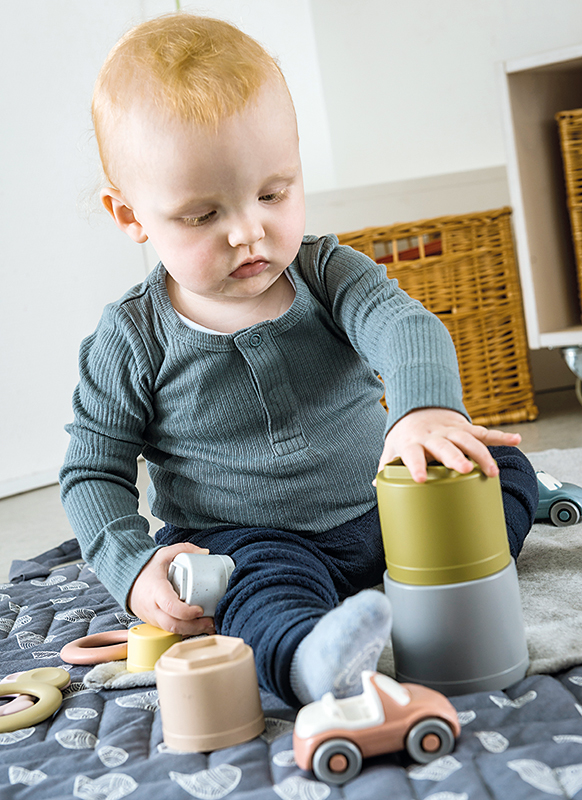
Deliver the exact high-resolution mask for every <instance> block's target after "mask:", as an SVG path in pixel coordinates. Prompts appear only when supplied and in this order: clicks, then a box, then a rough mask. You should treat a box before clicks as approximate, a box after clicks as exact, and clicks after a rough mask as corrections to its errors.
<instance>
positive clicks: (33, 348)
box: [0, 0, 144, 494]
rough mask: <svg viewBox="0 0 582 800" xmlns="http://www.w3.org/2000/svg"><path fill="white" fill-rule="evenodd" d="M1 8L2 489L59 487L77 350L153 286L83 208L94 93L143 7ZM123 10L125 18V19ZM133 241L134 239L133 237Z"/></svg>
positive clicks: (104, 0) (103, 0)
mask: <svg viewBox="0 0 582 800" xmlns="http://www.w3.org/2000/svg"><path fill="white" fill-rule="evenodd" d="M120 6H121V4H120V3H118V2H116V0H100V2H99V3H93V2H78V1H77V2H75V1H74V0H50V2H45V1H44V0H31V2H28V3H14V2H10V3H2V5H1V6H0V98H1V112H0V117H1V119H2V122H1V134H0V163H1V164H2V179H1V183H0V232H1V238H0V242H1V244H0V246H1V251H0V252H1V257H2V262H1V266H0V277H1V282H0V285H1V289H0V326H1V327H0V342H1V347H0V376H1V386H2V392H1V394H0V448H1V450H0V452H1V454H2V458H1V459H0V489H2V493H4V494H6V493H8V492H10V491H19V490H22V489H26V488H28V486H34V485H38V484H42V483H46V482H48V481H49V480H51V479H52V480H54V478H55V474H56V470H57V468H58V466H59V464H60V462H61V461H62V457H63V454H64V449H65V446H66V440H67V437H66V435H65V433H64V431H63V426H64V424H65V422H66V421H68V420H69V418H70V417H71V411H70V408H71V393H72V390H73V387H74V385H75V382H76V374H77V363H76V362H77V353H78V348H79V342H80V340H81V338H82V337H83V336H85V335H86V334H87V333H89V332H90V331H91V330H92V328H94V327H95V324H96V322H97V319H98V316H99V314H100V311H101V309H102V308H103V306H104V305H105V303H106V302H107V301H108V300H110V299H112V298H113V297H115V296H117V295H119V294H121V293H122V292H123V291H124V290H125V288H126V287H128V286H131V285H132V284H133V283H136V282H137V281H138V280H141V279H143V275H144V263H143V257H142V254H141V253H140V251H139V249H138V248H135V249H134V248H131V247H130V244H131V243H130V241H129V239H128V240H127V242H126V241H125V240H124V237H123V236H122V235H121V234H119V233H118V232H117V231H115V230H114V228H113V226H109V225H107V226H106V225H103V224H102V223H101V222H100V220H99V218H96V219H95V220H93V222H92V223H91V224H89V222H88V221H87V219H86V218H85V217H84V212H83V211H82V210H81V209H80V208H79V202H80V196H81V194H87V192H88V190H90V189H91V188H92V186H93V185H94V184H95V180H96V161H95V158H94V148H93V146H92V141H91V135H90V116H89V105H90V97H91V90H92V85H93V82H94V80H95V76H96V73H97V70H98V68H99V65H100V63H101V62H102V60H103V58H104V56H105V54H106V53H107V51H108V50H109V48H110V47H111V45H112V44H113V43H114V42H115V40H116V39H117V38H118V37H119V34H120V33H121V32H122V30H123V29H124V28H125V26H126V24H127V20H128V17H130V16H131V15H132V14H133V15H134V16H136V17H137V15H138V14H139V4H138V3H137V2H134V1H133V0H124V3H123V9H121V8H120ZM122 10H123V13H121V11H122ZM125 238H127V237H125Z"/></svg>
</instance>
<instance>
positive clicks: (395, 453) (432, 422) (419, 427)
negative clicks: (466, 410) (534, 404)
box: [374, 408, 521, 485]
mask: <svg viewBox="0 0 582 800" xmlns="http://www.w3.org/2000/svg"><path fill="white" fill-rule="evenodd" d="M520 441H521V436H520V435H519V434H518V433H504V432H502V431H495V430H489V429H488V428H484V427H483V426H482V425H472V424H471V423H470V422H469V421H468V420H467V419H466V418H465V417H464V416H463V415H462V414H459V413H458V412H457V411H450V410H449V409H446V408H419V409H417V410H416V411H411V412H410V413H409V414H407V415H406V416H405V417H402V419H399V420H398V422H397V423H396V425H394V427H393V428H392V429H391V430H390V431H389V433H388V435H387V436H386V441H385V444H384V450H383V452H382V456H381V458H380V464H379V466H378V471H380V470H381V469H382V468H383V467H384V466H385V465H386V464H388V463H389V462H390V461H392V459H394V458H396V457H400V458H401V459H402V461H403V463H404V464H405V465H406V466H407V467H408V469H409V471H410V474H411V475H412V478H413V480H415V481H416V482H417V483H423V482H424V481H426V465H427V461H432V460H435V461H438V462H440V463H441V464H444V465H445V467H448V468H449V469H454V470H456V471H457V472H461V473H468V472H470V471H471V469H472V468H473V465H472V464H471V462H470V461H469V459H473V461H475V462H476V463H477V464H478V465H479V466H480V467H481V469H482V470H483V472H484V473H485V475H488V476H489V477H491V478H492V477H494V476H495V475H497V474H498V472H499V470H498V468H497V464H496V463H495V460H494V459H493V457H492V455H491V453H490V452H489V450H488V449H487V446H488V445H517V444H519V443H520ZM374 485H375V481H374Z"/></svg>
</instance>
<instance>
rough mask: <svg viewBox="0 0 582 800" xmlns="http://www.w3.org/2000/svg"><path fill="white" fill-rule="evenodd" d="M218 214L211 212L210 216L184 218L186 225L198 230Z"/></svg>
mask: <svg viewBox="0 0 582 800" xmlns="http://www.w3.org/2000/svg"><path fill="white" fill-rule="evenodd" d="M215 214H216V211H209V212H208V214H202V216H200V217H184V222H185V223H186V225H190V226H191V227H193V228H196V227H197V226H198V225H204V223H205V222H208V221H209V220H210V219H212V217H213V216H214V215H215Z"/></svg>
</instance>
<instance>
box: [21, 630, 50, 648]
mask: <svg viewBox="0 0 582 800" xmlns="http://www.w3.org/2000/svg"><path fill="white" fill-rule="evenodd" d="M16 641H17V642H18V646H19V647H20V649H21V650H30V648H31V647H38V645H39V644H44V636H41V635H40V633H33V631H20V633H17V634H16Z"/></svg>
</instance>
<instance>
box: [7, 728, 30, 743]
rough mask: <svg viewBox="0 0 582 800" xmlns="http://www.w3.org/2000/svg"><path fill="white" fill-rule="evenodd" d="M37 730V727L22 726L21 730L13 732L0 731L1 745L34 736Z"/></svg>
mask: <svg viewBox="0 0 582 800" xmlns="http://www.w3.org/2000/svg"><path fill="white" fill-rule="evenodd" d="M35 730H36V728H21V729H20V730H19V731H12V732H11V733H0V745H3V744H17V743H18V742H21V741H22V740H23V739H28V737H29V736H32V734H33V733H34V732H35Z"/></svg>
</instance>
